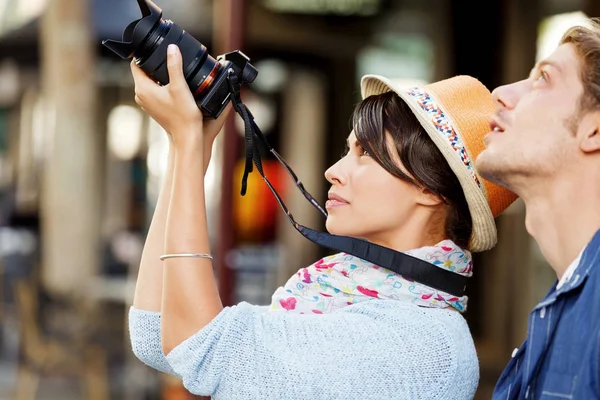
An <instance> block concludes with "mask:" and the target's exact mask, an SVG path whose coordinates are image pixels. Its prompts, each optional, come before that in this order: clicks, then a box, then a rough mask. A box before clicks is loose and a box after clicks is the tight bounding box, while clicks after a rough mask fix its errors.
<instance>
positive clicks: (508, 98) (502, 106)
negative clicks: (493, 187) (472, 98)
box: [476, 44, 583, 194]
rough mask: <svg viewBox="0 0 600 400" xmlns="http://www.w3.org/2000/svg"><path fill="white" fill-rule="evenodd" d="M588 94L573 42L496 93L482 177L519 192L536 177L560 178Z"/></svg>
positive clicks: (481, 161)
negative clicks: (559, 174) (529, 72)
mask: <svg viewBox="0 0 600 400" xmlns="http://www.w3.org/2000/svg"><path fill="white" fill-rule="evenodd" d="M582 93H583V85H582V83H581V79H580V61H579V57H578V56H577V54H576V52H575V49H574V48H573V46H572V45H571V44H563V45H561V46H560V47H558V48H557V50H556V51H555V52H554V53H553V54H552V55H550V57H548V58H546V59H545V60H544V61H542V62H540V63H538V64H537V65H536V66H535V68H534V69H533V70H532V71H531V74H530V76H529V78H527V79H525V80H522V81H519V82H515V83H512V84H510V85H505V86H501V87H499V88H497V89H496V90H494V92H493V97H494V101H495V102H496V106H497V112H496V114H495V116H494V118H493V119H492V121H491V123H490V128H491V130H492V132H490V133H489V134H488V135H487V136H486V137H485V146H486V148H485V149H484V151H482V152H481V154H480V155H479V157H477V160H476V165H477V168H478V170H479V172H480V174H481V175H482V176H483V177H485V178H486V179H488V180H490V181H493V182H496V183H499V184H501V185H504V186H506V187H508V188H510V189H512V190H514V191H515V192H517V194H519V186H521V184H522V183H523V182H525V183H526V181H528V180H529V179H528V178H530V177H546V178H552V177H554V176H555V175H556V174H557V172H558V171H560V169H561V166H563V165H564V164H565V162H567V160H568V158H569V157H568V155H569V153H570V152H572V151H573V150H574V149H575V148H576V146H577V143H576V141H575V129H576V127H577V121H576V118H577V115H578V111H579V100H580V98H581V95H582Z"/></svg>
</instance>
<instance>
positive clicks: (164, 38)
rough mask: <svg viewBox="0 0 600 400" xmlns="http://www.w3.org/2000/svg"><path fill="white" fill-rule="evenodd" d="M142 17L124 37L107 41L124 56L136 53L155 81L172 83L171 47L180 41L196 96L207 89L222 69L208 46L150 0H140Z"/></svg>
mask: <svg viewBox="0 0 600 400" xmlns="http://www.w3.org/2000/svg"><path fill="white" fill-rule="evenodd" d="M138 4H139V5H140V9H141V11H142V18H141V19H139V20H137V21H134V22H132V23H131V24H129V26H127V28H126V29H125V31H124V32H123V41H114V40H105V41H103V44H104V45H105V46H106V47H108V48H109V49H111V50H112V51H114V52H115V53H117V54H118V55H120V56H121V57H122V58H131V57H134V59H135V62H136V64H137V65H138V66H139V67H140V68H141V69H142V70H144V72H146V74H148V75H149V76H150V77H152V78H153V79H154V80H155V81H157V82H160V83H161V84H163V85H166V84H168V83H169V72H168V70H167V47H168V46H169V45H170V44H176V45H177V46H178V47H179V49H180V51H181V54H182V56H183V73H184V76H185V80H186V82H187V83H188V86H189V88H190V90H191V92H192V93H193V94H194V97H195V98H196V99H198V98H199V97H202V94H203V93H205V92H206V90H207V89H208V88H210V86H211V85H212V83H213V82H214V81H215V79H216V77H217V76H218V75H219V73H220V72H221V70H222V68H223V67H222V65H221V63H219V62H218V61H217V60H215V59H214V58H213V57H211V56H210V55H209V54H208V50H207V48H206V46H204V45H203V44H202V43H200V42H199V41H197V40H196V39H195V38H194V37H192V36H191V35H190V34H189V33H187V32H186V31H184V30H183V29H182V28H181V27H180V26H178V25H177V24H175V23H173V22H172V21H170V20H165V19H163V18H162V10H161V9H160V8H158V7H157V6H156V5H155V4H154V3H152V2H151V1H149V0H138Z"/></svg>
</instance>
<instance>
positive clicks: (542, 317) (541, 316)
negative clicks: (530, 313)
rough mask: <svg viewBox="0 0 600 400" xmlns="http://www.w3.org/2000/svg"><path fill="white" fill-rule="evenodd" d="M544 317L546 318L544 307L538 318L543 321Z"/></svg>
mask: <svg viewBox="0 0 600 400" xmlns="http://www.w3.org/2000/svg"><path fill="white" fill-rule="evenodd" d="M545 316H546V307H544V308H542V309H541V310H540V318H541V319H544V317H545Z"/></svg>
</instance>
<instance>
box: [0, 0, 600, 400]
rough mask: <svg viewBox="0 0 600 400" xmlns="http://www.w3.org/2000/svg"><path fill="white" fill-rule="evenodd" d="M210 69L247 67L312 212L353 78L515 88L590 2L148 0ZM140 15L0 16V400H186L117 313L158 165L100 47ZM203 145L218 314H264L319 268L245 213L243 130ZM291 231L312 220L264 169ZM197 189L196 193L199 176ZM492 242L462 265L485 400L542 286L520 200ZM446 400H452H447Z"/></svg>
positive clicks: (126, 91)
mask: <svg viewBox="0 0 600 400" xmlns="http://www.w3.org/2000/svg"><path fill="white" fill-rule="evenodd" d="M156 4H157V5H158V6H159V7H161V8H162V9H163V11H164V17H165V18H169V19H171V20H173V21H174V22H176V23H177V24H179V25H180V26H182V27H183V28H184V29H186V30H187V31H188V32H190V33H191V34H192V35H194V36H195V37H196V38H197V39H198V40H200V41H201V42H202V43H204V44H205V45H206V46H207V47H208V49H209V52H210V53H211V54H212V55H213V56H216V55H218V54H222V53H225V52H228V51H231V50H234V49H241V50H242V51H243V52H244V53H245V54H247V55H248V56H249V57H250V58H251V59H252V62H253V64H254V65H255V66H256V67H257V68H258V70H259V76H258V78H257V80H256V81H255V82H254V83H253V84H252V85H251V86H250V87H247V88H246V89H244V92H243V98H244V100H245V102H246V103H247V105H248V107H249V108H250V109H251V110H252V112H253V113H254V115H255V117H256V120H257V122H258V125H259V126H260V127H261V128H262V130H263V132H264V133H265V134H266V135H267V139H268V140H269V142H270V143H271V144H272V145H273V146H274V147H275V148H276V149H277V150H278V151H279V152H280V154H282V155H283V157H284V158H285V159H286V160H287V162H288V163H289V164H290V165H291V166H292V167H293V168H294V170H295V171H296V173H297V175H298V176H299V177H300V179H301V180H302V181H303V183H304V185H305V186H306V188H307V189H308V190H309V191H310V192H311V193H312V194H313V195H314V196H315V198H317V199H318V200H320V201H324V200H325V196H326V191H327V188H328V185H327V183H326V181H325V179H324V177H323V172H324V171H325V169H326V167H327V166H329V165H331V164H332V163H334V162H335V161H336V160H337V159H338V158H339V156H340V154H341V153H342V151H343V148H344V141H345V138H346V136H347V135H348V133H349V119H350V116H351V113H352V110H353V107H354V105H355V104H356V103H357V102H358V101H359V100H360V91H359V81H360V77H361V76H362V75H363V74H366V73H375V74H383V75H386V76H390V77H396V78H403V79H405V80H406V83H407V84H413V83H415V84H417V83H418V84H420V83H426V82H430V81H434V80H439V79H443V78H447V77H450V76H452V75H456V74H469V75H472V76H475V77H477V78H478V79H479V80H480V81H482V82H483V83H484V84H485V85H486V86H487V87H488V88H490V89H493V88H494V87H496V86H499V85H501V84H504V83H507V82H511V81H515V80H520V79H523V78H525V77H526V76H527V75H528V74H529V71H530V69H531V68H532V66H533V64H534V63H535V62H536V60H538V59H539V58H542V57H545V56H546V55H548V54H549V53H550V52H552V51H553V49H554V47H555V46H556V45H557V42H558V39H559V38H560V35H561V34H562V33H563V32H564V31H565V30H566V29H567V28H568V27H569V26H571V25H574V24H576V23H578V22H580V21H581V20H582V19H583V18H585V17H586V16H600V2H599V1H597V0H544V1H542V0H529V1H527V2H524V1H518V0H489V1H486V2H472V1H451V0H432V1H428V2H424V1H417V0H398V1H392V0H387V1H386V0H213V1H211V0H168V1H167V0H162V1H161V0H156ZM139 17H140V11H139V8H138V6H137V2H136V1H135V0H0V399H13V398H14V399H66V400H68V399H98V400H104V399H131V400H134V399H191V398H196V397H194V396H191V395H189V394H188V393H187V392H186V391H185V390H184V389H183V388H182V386H181V384H180V382H178V381H177V380H175V379H172V378H170V377H168V376H166V375H163V374H160V373H158V372H156V371H153V370H151V369H150V368H147V367H145V366H144V365H143V364H142V363H141V362H139V361H138V360H137V359H135V358H134V357H133V355H132V353H131V350H130V344H129V338H128V332H127V328H126V327H127V321H126V315H127V310H128V308H129V307H130V305H131V301H132V297H133V290H134V284H135V277H136V275H137V269H138V264H139V260H140V255H141V251H142V246H143V242H144V238H145V234H146V230H147V228H148V226H149V223H150V218H151V216H152V212H153V209H154V205H155V202H156V199H157V195H158V190H159V187H160V183H161V180H162V178H163V171H164V169H165V167H166V153H167V142H166V135H165V134H164V132H163V131H162V130H161V129H160V127H158V126H157V125H156V124H155V123H153V121H151V120H150V119H149V118H148V117H147V116H146V115H145V114H144V113H143V112H142V111H141V110H140V109H139V107H137V105H136V104H135V102H134V94H133V81H132V78H131V75H130V69H129V63H128V62H127V61H124V60H122V59H120V58H118V57H117V56H116V55H115V54H114V53H111V52H110V51H108V50H107V49H106V48H104V46H102V45H101V41H102V40H103V39H108V38H111V39H118V40H120V39H121V35H122V31H123V29H124V28H125V26H126V25H128V23H129V22H131V21H133V20H135V19H137V18H139ZM224 131H225V132H223V134H222V135H220V136H219V139H218V140H217V144H216V146H215V149H214V158H213V163H212V165H211V167H210V169H209V173H208V175H207V177H206V184H207V193H208V194H209V198H208V200H207V201H208V205H207V206H208V213H209V224H210V232H211V240H212V242H213V249H214V253H215V254H216V261H215V262H216V270H217V273H218V282H219V286H220V290H221V295H222V297H223V302H224V303H225V304H226V305H232V304H235V303H237V302H239V301H249V302H252V303H256V304H268V303H269V302H270V295H271V293H272V292H273V291H274V289H275V288H276V287H277V286H279V285H281V284H283V283H284V282H285V281H286V280H287V278H288V277H289V276H290V275H292V274H293V273H294V272H296V271H297V270H298V269H299V268H300V267H302V266H305V265H308V264H311V263H313V262H314V261H315V260H317V259H318V258H319V257H321V256H323V255H326V254H327V250H326V249H321V248H318V247H317V246H315V245H314V244H312V243H310V242H308V241H307V240H305V239H303V238H302V237H301V235H299V234H298V233H297V232H296V231H295V230H294V229H293V228H292V227H291V226H290V225H289V223H288V222H287V220H286V219H285V218H284V215H283V213H282V212H281V211H280V210H279V208H278V206H277V204H276V202H275V201H274V199H273V198H272V197H271V194H270V192H268V189H267V187H266V185H265V184H264V183H263V182H262V180H261V178H260V176H259V175H258V173H256V172H255V173H253V174H251V176H250V179H249V190H248V194H247V195H246V196H244V197H241V196H240V194H239V192H240V182H241V176H242V170H243V163H244V152H243V150H244V148H243V146H244V142H243V136H242V134H241V133H242V132H243V125H242V121H241V120H240V119H239V118H237V116H235V117H234V116H233V115H232V118H231V119H230V120H229V122H228V123H227V125H226V127H225V129H224ZM264 165H265V171H266V174H267V176H269V177H270V179H271V181H272V182H273V183H274V185H275V187H276V188H278V189H279V190H280V191H281V193H282V194H283V196H284V198H285V200H286V202H287V204H288V206H289V208H290V209H291V210H292V212H293V214H294V216H295V217H296V219H297V220H298V221H299V222H300V223H302V224H304V225H307V226H310V227H313V228H316V229H321V230H323V229H324V221H323V219H322V218H321V216H320V215H319V214H318V213H317V212H316V211H315V210H314V209H312V207H311V206H310V205H309V204H308V203H307V202H306V201H305V200H304V198H303V197H302V195H301V194H300V193H299V192H296V191H295V190H294V187H293V185H292V182H291V180H289V179H288V177H287V175H284V174H283V173H282V170H281V167H280V166H279V165H278V164H277V163H274V162H273V160H270V159H266V160H265V161H264ZM199 179H201V177H199ZM497 223H498V229H499V244H498V246H496V247H495V248H494V249H493V250H491V251H489V252H485V253H482V254H477V255H476V259H475V262H476V263H475V275H474V277H473V278H472V281H471V284H470V286H469V289H468V290H469V296H470V300H469V307H468V311H467V313H466V314H465V316H466V318H467V320H468V322H469V325H470V327H471V330H472V333H473V335H474V337H475V340H476V345H477V349H478V353H479V358H480V365H481V381H480V387H479V391H478V394H477V398H478V399H489V398H490V396H491V392H492V390H493V387H494V384H495V382H496V380H497V378H498V376H499V375H500V373H501V371H502V369H503V368H504V366H505V365H506V363H507V362H508V360H509V359H510V357H511V353H512V351H513V349H514V348H515V347H518V346H519V345H520V343H521V342H522V340H523V339H524V337H525V334H526V328H527V317H528V314H529V310H530V309H531V308H532V307H533V306H534V305H535V303H536V302H537V301H538V300H539V299H540V298H541V297H543V295H544V294H545V293H546V291H547V289H548V288H549V286H550V285H551V284H552V283H553V281H554V280H555V276H554V275H553V272H552V270H551V269H550V268H549V267H547V265H546V263H545V262H544V260H543V258H542V256H541V254H540V252H539V250H538V248H537V245H536V244H535V242H534V241H533V240H532V239H531V237H530V236H529V235H528V234H527V232H526V231H525V228H524V209H523V206H522V204H521V202H520V201H517V202H516V203H515V204H514V205H513V206H512V207H511V208H510V209H509V210H507V211H506V212H505V213H504V214H503V215H502V216H500V217H499V218H498V220H497ZM450 400H451V399H450Z"/></svg>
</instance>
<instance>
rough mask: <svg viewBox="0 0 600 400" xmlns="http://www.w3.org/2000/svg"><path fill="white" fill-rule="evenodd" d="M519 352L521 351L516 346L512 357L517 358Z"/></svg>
mask: <svg viewBox="0 0 600 400" xmlns="http://www.w3.org/2000/svg"><path fill="white" fill-rule="evenodd" d="M518 352H519V348H518V347H515V349H514V350H513V352H512V355H511V356H510V358H515V356H516V355H517V353H518Z"/></svg>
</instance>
